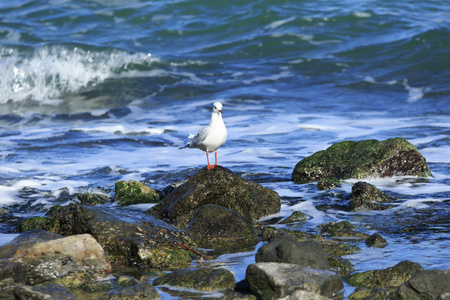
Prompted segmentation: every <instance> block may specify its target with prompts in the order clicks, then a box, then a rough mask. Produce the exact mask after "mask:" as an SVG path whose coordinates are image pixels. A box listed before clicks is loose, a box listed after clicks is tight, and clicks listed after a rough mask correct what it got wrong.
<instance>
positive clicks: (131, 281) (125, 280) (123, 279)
mask: <svg viewBox="0 0 450 300" xmlns="http://www.w3.org/2000/svg"><path fill="white" fill-rule="evenodd" d="M137 283H138V281H137V280H136V278H134V277H133V276H126V275H121V276H119V277H118V278H117V284H118V285H120V286H123V287H129V286H133V285H135V284H137Z"/></svg>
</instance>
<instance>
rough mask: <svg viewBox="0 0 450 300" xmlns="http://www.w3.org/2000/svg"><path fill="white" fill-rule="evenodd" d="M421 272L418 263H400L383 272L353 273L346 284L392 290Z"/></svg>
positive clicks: (421, 269)
mask: <svg viewBox="0 0 450 300" xmlns="http://www.w3.org/2000/svg"><path fill="white" fill-rule="evenodd" d="M421 271H423V268H422V266H421V265H419V264H418V263H414V262H410V261H402V262H399V263H398V264H396V265H395V266H393V267H391V268H387V269H384V270H371V271H366V272H362V273H354V274H352V275H350V276H349V277H348V278H347V282H348V283H349V284H350V285H352V286H364V287H384V288H393V287H398V286H400V285H401V284H403V283H404V282H406V281H407V280H409V279H410V278H411V277H412V276H414V275H415V274H417V273H418V272H421Z"/></svg>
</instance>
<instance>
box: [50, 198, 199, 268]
mask: <svg viewBox="0 0 450 300" xmlns="http://www.w3.org/2000/svg"><path fill="white" fill-rule="evenodd" d="M134 214H135V217H136V218H137V219H136V222H129V221H123V220H121V219H120V218H119V216H117V215H116V213H115V212H111V213H108V212H106V211H105V210H102V209H100V208H99V207H95V206H84V205H79V204H71V205H69V206H64V207H58V208H57V209H52V210H51V213H50V214H49V216H48V217H47V222H46V225H45V228H44V229H45V230H47V231H50V232H55V233H58V234H61V235H64V236H70V235H74V234H82V233H90V234H91V235H92V236H93V237H94V238H95V239H96V240H97V241H98V242H99V243H100V244H101V245H102V246H103V248H104V249H105V252H106V254H107V256H108V258H109V260H110V261H111V262H114V263H121V264H123V263H125V264H130V265H147V266H149V267H154V268H163V267H170V266H181V265H187V264H189V263H190V261H191V260H192V258H193V253H192V252H191V251H189V250H187V249H186V248H184V247H182V246H181V245H180V243H182V244H186V245H192V244H193V241H192V239H191V238H190V237H189V235H188V234H187V233H185V232H183V231H180V230H178V229H176V228H174V227H173V226H170V225H169V224H167V223H165V222H163V221H161V220H157V219H155V218H152V217H151V216H148V215H145V214H142V217H145V221H142V220H139V218H138V216H137V214H138V213H136V212H135V213H134Z"/></svg>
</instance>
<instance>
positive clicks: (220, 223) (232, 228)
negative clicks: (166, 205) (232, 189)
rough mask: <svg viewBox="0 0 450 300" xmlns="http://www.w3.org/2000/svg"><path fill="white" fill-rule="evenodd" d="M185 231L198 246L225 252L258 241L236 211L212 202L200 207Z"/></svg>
mask: <svg viewBox="0 0 450 300" xmlns="http://www.w3.org/2000/svg"><path fill="white" fill-rule="evenodd" d="M186 231H187V232H188V233H189V234H190V235H191V236H192V238H193V239H194V241H195V242H196V243H197V245H198V246H199V247H202V248H212V249H215V250H219V249H227V251H226V252H235V251H239V250H243V249H244V248H246V247H249V246H250V247H251V246H255V245H256V244H257V243H258V242H259V241H260V239H259V237H258V235H257V234H256V233H255V232H254V231H253V228H252V227H251V226H250V225H249V224H248V223H247V222H245V220H244V219H242V217H241V216H240V215H239V214H238V213H237V212H235V211H233V210H231V209H227V208H224V207H222V206H219V205H213V204H207V205H203V206H202V207H200V208H199V209H198V210H197V212H196V213H195V216H194V218H193V219H192V221H191V224H190V225H189V227H188V228H187V229H186Z"/></svg>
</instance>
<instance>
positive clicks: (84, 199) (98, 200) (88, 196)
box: [77, 193, 111, 205]
mask: <svg viewBox="0 0 450 300" xmlns="http://www.w3.org/2000/svg"><path fill="white" fill-rule="evenodd" d="M77 199H78V201H80V203H81V204H84V205H99V204H105V203H108V202H110V201H111V200H110V199H109V197H108V196H106V195H103V194H94V193H83V194H80V195H78V196H77Z"/></svg>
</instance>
